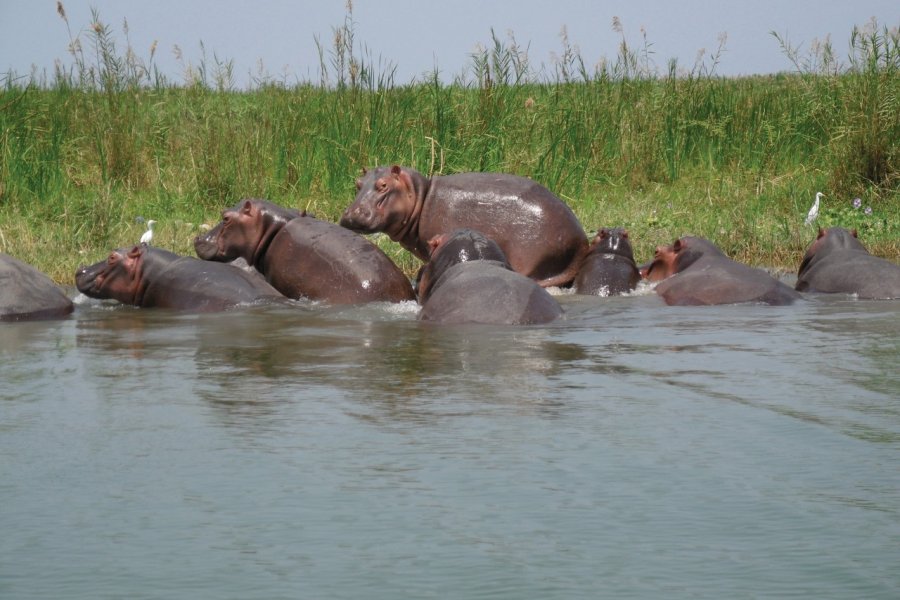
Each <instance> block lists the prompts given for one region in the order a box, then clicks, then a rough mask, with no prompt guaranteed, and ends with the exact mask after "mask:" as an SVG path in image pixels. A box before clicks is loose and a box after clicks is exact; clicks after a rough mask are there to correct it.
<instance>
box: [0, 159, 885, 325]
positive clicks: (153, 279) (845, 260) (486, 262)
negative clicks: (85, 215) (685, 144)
mask: <svg viewBox="0 0 900 600" xmlns="http://www.w3.org/2000/svg"><path fill="white" fill-rule="evenodd" d="M356 189H357V194H356V198H355V200H354V202H353V203H352V204H351V205H350V206H349V207H348V208H347V209H346V210H345V211H344V213H343V215H342V217H341V219H340V224H339V225H338V224H335V223H331V222H328V221H323V220H320V219H316V218H315V217H313V216H312V215H309V214H306V213H305V212H304V211H297V210H293V209H288V208H284V207H282V206H279V205H277V204H273V203H271V202H268V201H265V200H258V199H246V200H242V201H241V202H239V203H238V204H237V205H236V206H234V207H232V208H229V209H227V210H225V211H224V212H223V213H222V220H221V222H220V223H218V224H217V225H216V226H215V227H213V228H211V229H210V230H209V231H208V232H206V233H204V234H202V235H200V236H198V237H197V238H196V239H195V240H194V247H195V250H196V253H197V256H199V259H198V258H193V257H188V256H179V255H177V254H174V253H172V252H169V251H166V250H163V249H161V248H156V247H153V246H150V245H149V244H146V243H141V244H139V245H135V246H133V247H130V248H120V249H118V250H114V251H113V252H112V253H111V254H110V255H109V257H108V258H107V259H106V260H104V261H101V262H98V263H96V264H93V265H90V266H85V267H81V268H79V269H78V270H77V272H76V273H75V284H76V287H77V289H78V290H79V291H80V292H81V293H83V294H85V295H86V296H89V297H92V298H102V299H114V300H118V301H119V302H122V303H124V304H130V305H134V306H139V307H146V308H151V307H159V308H170V309H179V310H190V311H196V312H202V311H215V310H224V309H228V308H230V307H234V306H237V305H242V304H247V303H256V302H260V301H273V302H284V301H287V299H294V300H296V299H308V300H312V301H319V302H324V303H328V304H361V303H366V302H402V301H407V300H416V301H418V303H419V304H420V305H421V308H420V310H419V313H418V314H419V319H421V320H424V321H434V322H440V323H498V324H522V325H525V324H538V323H547V322H550V321H553V320H555V319H558V318H559V317H560V316H562V314H563V309H562V308H561V306H560V304H559V302H558V301H557V300H556V298H555V297H554V296H553V295H551V294H550V293H548V292H547V290H546V288H548V287H571V288H573V290H574V292H575V293H577V294H589V295H601V296H607V295H617V294H624V293H628V292H631V291H632V290H634V289H635V288H636V287H637V285H638V283H639V282H640V281H641V280H646V281H649V282H655V283H656V286H655V288H654V289H655V291H656V293H657V294H658V295H659V296H660V297H661V298H662V299H663V300H664V301H665V302H666V304H669V305H711V304H734V303H745V302H754V303H765V304H775V305H780V304H790V303H792V302H794V301H796V300H798V299H799V298H801V294H800V292H807V293H814V292H817V293H844V294H854V295H856V296H857V297H859V298H872V299H876V298H877V299H882V298H884V299H887V298H900V266H898V265H896V264H894V263H893V262H891V261H889V260H886V259H883V258H879V257H876V256H873V255H871V254H870V253H869V252H868V251H867V250H866V249H865V247H863V245H862V244H861V243H860V242H859V240H858V239H857V237H856V233H855V232H852V231H848V230H847V229H843V228H830V229H826V230H823V229H820V230H819V232H818V236H817V238H816V239H815V240H814V241H813V242H812V244H811V245H810V247H809V249H808V250H807V251H806V255H805V256H804V258H803V261H802V263H801V265H800V269H799V273H798V277H797V284H796V286H795V288H791V287H790V286H788V285H786V284H785V283H783V282H781V281H779V280H778V279H776V278H774V277H772V276H771V275H769V274H768V273H767V272H765V271H764V270H762V269H757V268H753V267H750V266H748V265H744V264H741V263H739V262H736V261H734V260H732V259H730V258H729V257H727V256H726V255H725V254H724V253H723V252H722V251H721V250H720V249H719V248H718V247H717V246H716V245H715V244H713V243H712V242H711V241H709V240H706V239H703V238H699V237H682V238H680V239H678V240H675V242H674V243H672V244H671V245H668V246H660V247H658V248H657V249H656V253H655V256H654V258H653V260H652V261H650V262H649V263H647V264H645V265H643V266H638V264H637V263H636V262H635V260H634V256H633V252H632V247H631V243H630V241H629V239H628V233H627V232H626V231H625V230H624V229H622V228H603V229H600V230H599V231H598V232H597V234H596V236H595V237H594V239H593V240H592V241H589V240H588V237H587V235H586V234H585V232H584V230H583V229H582V227H581V224H580V223H579V222H578V220H577V218H576V217H575V214H574V213H573V212H572V210H571V209H570V208H569V207H568V206H567V205H566V204H565V202H563V201H562V200H560V199H559V198H557V197H556V196H555V195H554V194H553V193H552V192H550V190H548V189H547V188H545V187H543V186H541V185H540V184H538V183H536V182H534V181H532V180H530V179H528V178H525V177H519V176H516V175H510V174H502V173H461V174H456V175H446V176H435V177H431V178H428V177H425V176H423V175H422V174H420V173H418V172H417V171H415V170H413V169H410V168H405V167H400V166H396V165H394V166H390V167H378V168H375V169H373V170H370V171H364V172H363V175H362V177H360V178H359V179H358V180H357V181H356ZM377 232H381V233H384V234H386V235H387V236H388V237H390V239H391V240H393V241H395V242H399V243H400V244H401V245H402V246H403V247H404V248H406V249H407V250H408V251H410V252H411V253H412V254H413V255H415V256H416V257H418V258H419V259H421V260H422V261H423V262H424V265H423V266H422V268H421V269H420V270H419V272H418V275H417V276H416V278H415V281H410V279H409V278H408V277H407V276H406V275H405V274H404V273H403V272H402V271H401V270H400V269H399V268H398V267H397V265H396V264H394V262H393V261H392V260H391V259H390V258H389V257H388V256H387V255H386V254H385V253H384V252H383V251H382V250H381V249H379V248H378V247H377V246H376V245H375V244H373V243H372V242H371V241H369V239H367V238H366V237H364V236H363V235H360V234H371V233H377ZM0 281H2V286H0V319H2V320H21V319H35V318H54V317H62V316H65V315H67V314H69V313H71V312H72V310H73V304H72V301H71V300H70V299H69V298H68V297H67V296H66V294H65V293H64V292H63V291H62V290H60V289H59V288H58V287H57V286H56V285H55V284H53V282H52V281H51V280H50V279H49V278H47V277H46V276H45V275H43V274H42V273H40V272H38V271H37V270H35V269H33V268H32V267H30V266H29V265H26V264H24V263H22V262H20V261H17V260H16V259H14V258H12V257H10V256H8V255H3V254H0Z"/></svg>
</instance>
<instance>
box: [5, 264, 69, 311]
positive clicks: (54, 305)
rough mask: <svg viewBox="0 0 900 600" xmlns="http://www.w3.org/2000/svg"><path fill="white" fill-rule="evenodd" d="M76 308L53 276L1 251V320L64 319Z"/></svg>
mask: <svg viewBox="0 0 900 600" xmlns="http://www.w3.org/2000/svg"><path fill="white" fill-rule="evenodd" d="M73 309H74V305H73V304H72V301H71V300H70V299H69V297H68V296H66V295H65V294H64V293H63V291H62V290H61V289H59V287H58V286H57V285H56V284H55V283H53V280H52V279H50V278H49V277H47V276H46V275H44V274H43V273H41V272H40V271H38V270H37V269H35V268H34V267H32V266H31V265H29V264H26V263H23V262H22V261H20V260H18V259H16V258H13V257H12V256H10V255H9V254H4V253H2V252H0V321H26V320H38V319H60V318H62V317H65V316H66V315H68V314H70V313H71V312H72V310H73Z"/></svg>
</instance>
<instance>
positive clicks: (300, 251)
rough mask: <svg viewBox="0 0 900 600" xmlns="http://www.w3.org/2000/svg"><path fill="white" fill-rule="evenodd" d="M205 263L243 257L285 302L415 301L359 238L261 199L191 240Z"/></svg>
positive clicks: (397, 273) (391, 267) (393, 268)
mask: <svg viewBox="0 0 900 600" xmlns="http://www.w3.org/2000/svg"><path fill="white" fill-rule="evenodd" d="M194 249H195V250H196V252H197V256H199V257H200V258H202V259H204V260H215V261H231V260H234V259H236V258H244V259H245V260H246V261H247V262H248V263H249V264H250V265H252V266H254V267H256V269H258V270H259V272H260V273H262V274H263V275H264V276H265V278H266V280H267V281H268V282H269V283H271V284H272V286H273V287H275V288H276V289H277V290H278V291H280V292H281V293H283V294H284V295H285V296H288V297H289V298H308V299H310V300H321V301H324V302H328V303H332V304H360V303H365V302H374V301H386V302H401V301H403V300H414V299H415V293H414V292H413V289H412V284H411V283H410V281H409V278H407V277H406V275H404V274H403V272H402V271H401V270H400V269H399V268H398V267H397V265H395V264H394V263H393V261H391V259H390V258H388V256H387V255H386V254H385V253H384V252H382V251H381V249H380V248H378V247H377V246H375V245H374V244H372V243H371V242H370V241H369V240H367V239H365V238H364V237H362V236H361V235H358V234H356V233H353V232H352V231H348V230H347V229H344V228H343V227H339V226H338V225H335V224H334V223H328V222H326V221H320V220H318V219H316V218H313V217H312V216H311V215H307V214H305V213H302V212H298V211H295V210H290V209H287V208H284V207H281V206H278V205H277V204H273V203H271V202H267V201H265V200H255V199H253V200H243V201H241V202H240V203H238V204H237V205H236V206H235V207H233V208H230V209H228V210H226V211H224V212H223V213H222V221H221V222H220V223H219V224H218V225H216V226H215V227H214V228H213V229H211V230H210V231H209V232H208V233H206V234H205V235H201V236H198V237H197V238H196V239H195V240H194Z"/></svg>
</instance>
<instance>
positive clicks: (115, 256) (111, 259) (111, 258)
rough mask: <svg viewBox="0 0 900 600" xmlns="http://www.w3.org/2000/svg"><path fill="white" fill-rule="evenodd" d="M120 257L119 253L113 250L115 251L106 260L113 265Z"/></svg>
mask: <svg viewBox="0 0 900 600" xmlns="http://www.w3.org/2000/svg"><path fill="white" fill-rule="evenodd" d="M118 259H119V255H118V254H116V253H115V252H113V253H112V254H110V255H109V257H108V258H107V259H106V262H107V263H108V264H111V265H112V264H115V262H116V261H117V260H118Z"/></svg>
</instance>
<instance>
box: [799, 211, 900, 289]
mask: <svg viewBox="0 0 900 600" xmlns="http://www.w3.org/2000/svg"><path fill="white" fill-rule="evenodd" d="M856 235H857V234H856V231H849V230H847V229H844V228H842V227H832V228H830V229H819V234H818V236H817V237H816V239H815V241H813V243H812V244H811V245H810V246H809V249H808V250H807V251H806V255H805V256H804V257H803V262H801V263H800V270H799V272H798V274H797V285H796V288H797V289H798V290H799V291H801V292H822V293H844V294H856V295H857V296H858V297H859V298H870V299H875V298H878V299H887V298H900V266H897V265H895V264H894V263H892V262H890V261H889V260H886V259H884V258H879V257H877V256H872V255H871V254H869V251H868V250H866V248H865V246H863V245H862V243H861V242H860V241H859V240H858V239H857V238H856Z"/></svg>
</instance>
